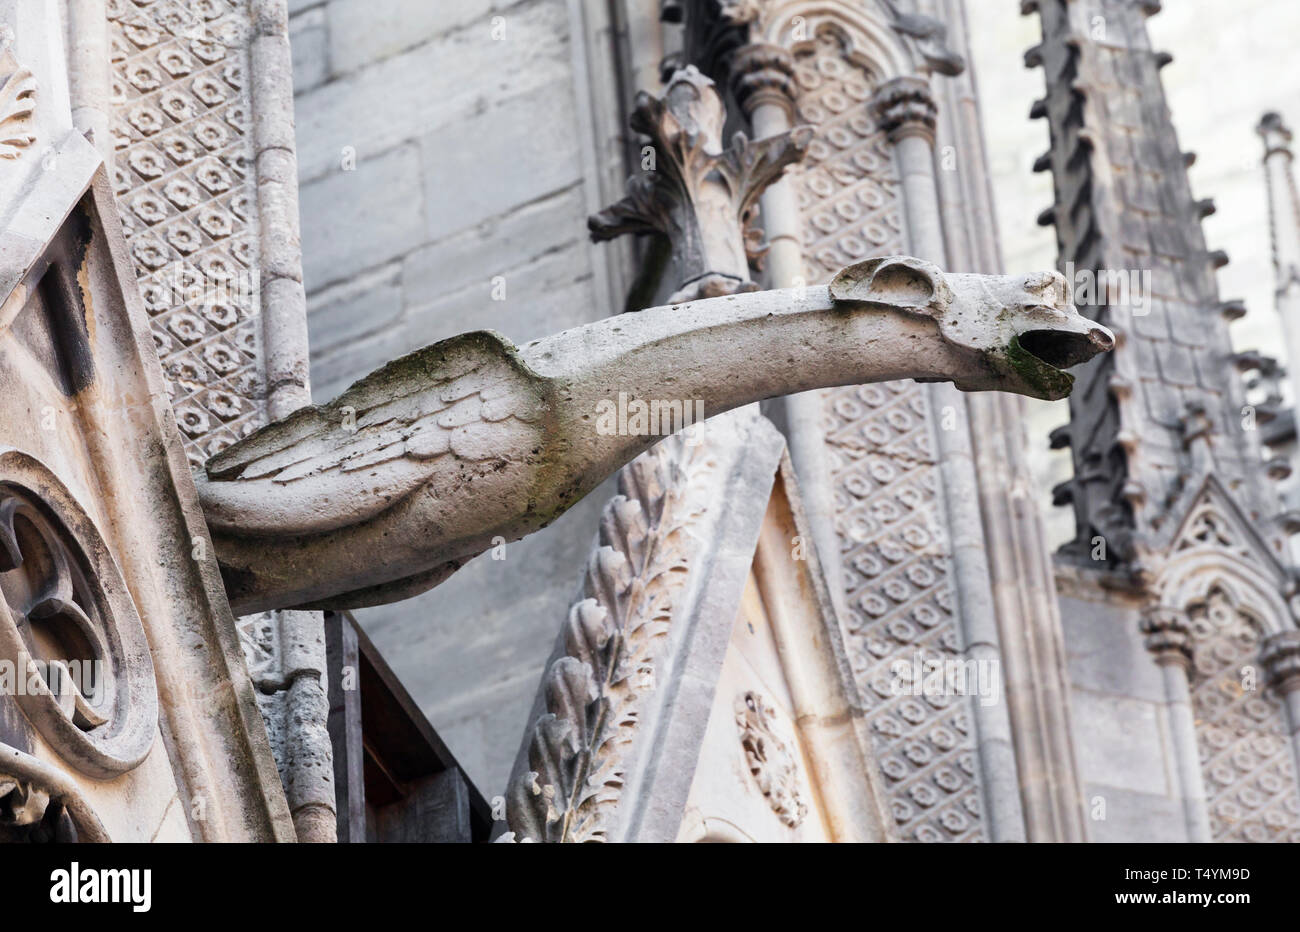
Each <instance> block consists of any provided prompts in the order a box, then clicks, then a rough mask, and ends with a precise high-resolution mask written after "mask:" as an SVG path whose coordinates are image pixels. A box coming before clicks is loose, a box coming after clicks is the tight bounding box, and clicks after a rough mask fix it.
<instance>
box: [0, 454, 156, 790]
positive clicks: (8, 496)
mask: <svg viewBox="0 0 1300 932" xmlns="http://www.w3.org/2000/svg"><path fill="white" fill-rule="evenodd" d="M0 661H3V662H5V665H6V666H8V667H9V671H10V672H11V673H12V676H11V677H10V678H9V682H7V683H5V685H6V686H7V687H12V688H11V690H10V691H11V692H12V694H13V695H14V698H15V700H16V701H17V703H18V705H19V707H20V708H21V709H22V710H23V713H24V714H25V715H26V716H27V718H28V719H29V720H30V721H31V723H32V724H33V725H34V726H35V728H36V730H37V731H38V732H39V733H40V734H41V736H42V737H43V738H44V739H45V740H46V741H48V742H49V744H50V745H51V746H52V747H53V748H54V749H55V751H57V752H58V753H59V754H60V755H61V756H62V757H63V758H64V759H65V760H67V761H68V762H69V763H70V764H72V765H73V766H74V767H76V768H77V769H78V770H80V771H82V772H83V773H86V774H89V775H90V776H94V777H99V778H102V779H107V778H110V777H113V776H116V775H117V774H119V773H122V772H124V771H126V770H130V769H131V768H133V767H135V766H136V765H137V764H139V763H140V761H141V760H143V759H144V757H145V755H146V754H148V753H149V749H150V747H151V746H152V743H153V736H154V732H155V731H156V726H157V717H158V698H157V692H156V688H155V683H154V675H153V662H152V660H151V658H150V655H149V645H148V642H147V641H146V640H145V635H144V628H143V627H142V625H141V624H140V617H139V615H138V614H137V613H136V610H135V604H134V603H133V601H132V600H131V596H130V593H129V592H128V591H127V588H126V583H125V581H124V580H123V579H122V574H121V572H119V570H118V568H117V564H116V563H115V562H114V560H113V557H112V554H111V553H110V552H109V549H108V546H107V544H105V542H104V539H103V538H102V537H101V536H100V534H99V532H98V530H96V528H95V525H94V522H93V521H92V520H91V519H90V517H89V516H88V515H87V514H86V513H85V511H84V510H83V509H82V508H81V507H80V506H79V505H78V504H77V502H76V500H75V499H74V498H73V496H72V494H71V493H70V492H69V491H68V490H67V488H65V487H64V485H63V484H62V483H61V482H59V480H58V479H56V478H55V477H54V475H53V474H52V473H51V472H50V471H49V470H48V469H46V468H45V467H44V466H43V465H42V464H41V463H40V462H39V461H37V460H36V459H34V458H33V457H31V456H28V455H26V454H23V453H19V452H18V451H16V450H3V449H0ZM0 682H3V681H2V680H0Z"/></svg>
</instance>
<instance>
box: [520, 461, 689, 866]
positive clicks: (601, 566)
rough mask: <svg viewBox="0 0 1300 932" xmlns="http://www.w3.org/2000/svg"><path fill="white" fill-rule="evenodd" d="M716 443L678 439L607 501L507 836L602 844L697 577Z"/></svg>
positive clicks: (637, 467)
mask: <svg viewBox="0 0 1300 932" xmlns="http://www.w3.org/2000/svg"><path fill="white" fill-rule="evenodd" d="M713 465H714V461H713V458H712V457H711V456H710V455H709V453H708V448H707V444H691V443H688V442H686V440H685V439H684V438H682V437H681V436H677V437H671V438H669V439H667V440H665V441H663V442H661V443H660V444H658V445H657V446H655V447H654V448H653V449H652V450H649V451H647V452H646V453H643V454H642V455H641V456H639V457H638V458H637V459H635V460H633V461H632V462H631V463H629V464H628V466H627V467H626V468H625V469H624V470H623V471H622V473H620V476H619V480H620V482H619V484H620V492H621V493H622V494H620V495H618V496H615V497H614V498H613V499H611V500H610V501H609V503H608V504H607V505H606V506H605V511H604V514H603V516H602V518H601V526H600V542H601V544H602V546H601V547H599V548H598V549H597V550H596V551H595V552H594V553H593V554H592V557H591V562H590V564H589V565H588V567H587V573H586V576H585V579H584V591H585V595H586V598H584V599H582V600H581V601H579V602H578V603H577V604H575V605H574V606H573V608H572V610H571V611H570V613H569V620H568V623H567V625H566V626H565V656H563V657H561V658H559V659H558V660H556V661H555V662H554V663H553V664H552V665H551V668H550V670H548V671H547V674H546V680H545V690H546V707H547V713H546V714H545V715H543V716H542V717H541V718H539V719H538V720H537V722H536V724H535V725H534V726H533V731H532V739H531V744H530V747H529V752H528V764H529V767H530V768H532V769H531V770H530V771H528V772H526V773H523V774H521V775H519V776H517V777H516V778H515V779H514V781H513V782H512V783H511V785H510V788H509V790H508V793H507V809H506V821H507V823H508V824H509V826H510V829H511V831H510V832H509V833H507V834H506V835H503V836H502V838H501V840H502V841H516V840H518V841H541V842H582V841H604V840H606V835H607V833H608V831H609V829H610V827H611V819H612V816H613V814H614V812H615V807H616V805H617V802H618V799H619V796H620V794H621V792H622V789H623V776H624V771H623V767H624V762H625V757H626V754H627V750H628V746H629V745H630V744H631V742H632V738H633V735H634V730H635V728H636V724H637V721H638V714H639V709H640V706H641V705H642V704H643V701H644V699H645V697H646V696H647V695H648V694H649V693H651V692H652V691H653V690H654V688H655V682H654V673H655V662H656V658H657V657H658V653H659V648H660V644H661V642H662V640H663V638H664V637H665V635H666V634H667V632H668V628H669V624H670V622H671V620H672V611H673V603H674V600H675V599H676V597H677V594H678V593H679V591H680V590H681V588H682V587H683V586H684V585H685V582H686V580H687V576H688V573H687V570H688V568H689V564H690V553H691V544H690V541H691V535H690V531H689V528H690V526H691V524H693V523H694V521H695V520H696V519H697V518H698V516H699V515H700V514H701V513H703V511H704V510H705V507H706V504H705V501H704V496H703V495H702V494H701V491H702V485H701V480H703V479H704V477H705V476H706V475H707V474H708V473H709V472H710V470H711V468H712V466H713Z"/></svg>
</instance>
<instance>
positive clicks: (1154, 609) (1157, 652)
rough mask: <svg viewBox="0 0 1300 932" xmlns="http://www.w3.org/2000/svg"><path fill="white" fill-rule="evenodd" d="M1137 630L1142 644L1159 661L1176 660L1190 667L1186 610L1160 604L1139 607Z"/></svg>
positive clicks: (1166, 662) (1190, 636)
mask: <svg viewBox="0 0 1300 932" xmlns="http://www.w3.org/2000/svg"><path fill="white" fill-rule="evenodd" d="M1138 630H1139V631H1141V632H1142V634H1143V635H1144V638H1143V644H1144V646H1145V647H1146V649H1147V650H1149V651H1150V652H1151V653H1152V655H1154V656H1155V658H1156V663H1159V664H1177V665H1179V666H1181V667H1182V668H1183V669H1184V670H1187V671H1189V672H1190V670H1191V669H1192V627H1191V623H1190V622H1189V621H1188V619H1187V614H1186V612H1182V611H1179V610H1178V609H1174V608H1168V607H1166V606H1163V605H1150V606H1147V607H1145V608H1143V609H1142V618H1141V620H1140V621H1139V622H1138Z"/></svg>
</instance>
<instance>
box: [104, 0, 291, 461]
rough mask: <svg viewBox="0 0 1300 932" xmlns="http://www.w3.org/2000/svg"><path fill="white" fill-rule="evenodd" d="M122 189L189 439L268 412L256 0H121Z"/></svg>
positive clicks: (212, 449) (206, 443) (257, 420)
mask: <svg viewBox="0 0 1300 932" xmlns="http://www.w3.org/2000/svg"><path fill="white" fill-rule="evenodd" d="M108 19H109V32H110V36H111V41H112V68H113V75H112V80H113V92H114V100H115V101H116V103H115V105H114V120H113V133H114V137H115V140H114V143H115V146H116V148H117V153H118V155H117V160H116V161H117V168H116V191H117V196H118V200H119V203H121V204H122V205H123V211H122V221H123V228H124V230H125V233H126V237H127V242H128V244H129V245H130V247H131V255H132V258H133V260H134V262H135V267H136V274H137V277H138V281H139V284H140V288H141V291H142V292H143V294H144V298H145V307H146V309H147V310H148V312H149V316H150V323H151V325H152V329H153V337H154V345H155V347H156V348H157V350H158V356H159V358H160V359H161V361H162V365H163V372H164V373H165V375H166V376H167V384H168V390H169V392H170V394H171V399H172V404H173V407H174V408H175V410H176V413H177V421H178V424H179V426H180V430H181V436H182V438H183V439H184V441H185V450H186V453H187V454H188V456H189V459H190V463H191V465H192V466H193V467H195V468H198V467H199V466H201V465H202V464H203V462H204V461H205V460H206V459H207V458H208V457H210V456H212V455H213V454H215V453H217V452H219V451H221V450H222V449H224V448H225V447H227V446H229V445H231V444H232V443H234V442H236V441H237V440H239V439H240V438H241V437H243V436H245V435H246V434H248V433H250V432H251V431H252V430H254V429H256V428H257V427H259V426H261V425H262V424H263V423H265V421H266V412H265V403H264V395H265V391H264V386H263V384H262V369H261V366H260V365H259V363H258V353H259V346H258V341H259V335H258V321H257V317H258V313H259V306H258V278H257V272H258V269H257V265H258V261H259V249H258V244H257V211H256V196H255V191H256V186H255V179H254V177H253V174H254V173H253V172H252V171H251V169H252V166H253V155H254V153H253V147H252V139H251V134H250V129H249V126H248V117H249V108H250V103H249V89H248V86H247V75H248V54H247V45H248V32H249V29H250V28H251V25H250V20H251V13H250V11H249V4H248V0H109V2H108Z"/></svg>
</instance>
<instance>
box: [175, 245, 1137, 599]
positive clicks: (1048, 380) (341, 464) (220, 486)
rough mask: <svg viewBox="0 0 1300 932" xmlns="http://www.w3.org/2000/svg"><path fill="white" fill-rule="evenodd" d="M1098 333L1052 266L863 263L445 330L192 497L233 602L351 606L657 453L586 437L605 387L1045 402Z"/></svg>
mask: <svg viewBox="0 0 1300 932" xmlns="http://www.w3.org/2000/svg"><path fill="white" fill-rule="evenodd" d="M1112 345H1113V338H1112V336H1111V334H1110V333H1109V332H1108V331H1107V330H1105V329H1104V328H1103V327H1100V326H1099V325H1097V324H1095V323H1093V322H1091V321H1089V320H1087V319H1085V318H1083V317H1081V316H1080V315H1079V314H1078V313H1076V312H1075V311H1074V309H1073V307H1072V305H1071V303H1070V298H1069V292H1068V289H1067V287H1066V284H1065V280H1064V279H1063V278H1062V277H1061V276H1060V275H1057V274H1056V273H1044V274H1036V275H1030V276H1029V277H1024V276H1003V275H957V274H946V273H944V272H942V271H940V270H939V269H938V268H937V267H935V266H934V265H932V264H930V263H928V262H924V261H922V260H920V259H914V258H908V257H902V256H894V257H887V258H876V259H871V260H868V261H866V262H862V263H860V264H858V265H854V266H850V267H849V268H846V269H844V270H843V271H842V272H840V273H839V274H838V275H837V276H836V277H835V279H834V280H833V281H832V282H831V283H830V285H829V286H819V287H808V288H804V289H791V290H784V291H760V292H751V293H747V294H735V295H728V296H725V297H718V298H710V299H707V300H701V301H692V302H689V303H684V304H677V305H672V306H668V307H657V308H651V309H649V310H645V311H641V312H637V313H632V314H623V315H621V316H618V317H612V318H609V319H606V320H601V321H597V322H595V323H592V324H587V325H586V326H582V327H576V328H574V329H571V330H566V331H564V332H562V333H558V334H555V335H554V336H550V337H546V338H544V339H541V340H537V341H534V342H532V343H529V344H527V345H526V346H523V347H515V346H514V345H513V344H511V343H510V342H509V341H508V340H506V339H505V338H504V337H502V336H500V335H499V334H496V333H493V332H490V331H477V332H473V333H465V334H461V335H460V336H456V337H452V338H451V339H448V340H443V341H442V342H440V343H435V344H433V345H432V346H428V347H425V348H424V349H422V350H419V351H417V352H414V353H411V354H410V355H408V356H404V357H402V358H400V359H397V360H395V361H394V362H391V363H389V364H387V365H386V366H384V367H383V368H381V369H379V370H378V371H376V372H373V373H371V374H370V375H368V376H366V377H365V378H364V379H362V380H361V381H359V382H357V383H356V384H355V385H353V386H352V387H351V388H349V389H348V390H347V391H345V392H344V393H343V394H342V395H340V396H339V397H338V398H336V399H335V400H334V401H332V402H330V403H329V404H326V405H322V406H314V407H309V408H304V409H302V410H299V411H296V412H294V413H293V414H291V415H290V416H288V417H286V418H284V419H283V420H281V421H278V422H276V423H274V424H270V425H268V426H267V427H265V428H263V429H261V430H259V431H258V432H256V433H254V434H252V435H251V436H249V437H247V438H246V439H244V440H243V441H241V442H240V443H238V444H235V445H234V446H232V447H230V448H228V449H226V450H224V451H222V452H221V453H219V454H218V455H216V456H214V457H213V458H212V459H211V460H209V462H208V463H207V467H206V475H201V476H200V477H199V478H198V490H199V497H200V501H201V502H202V504H203V509H204V513H205V516H206V518H207V522H208V527H209V530H210V531H211V534H212V539H213V543H214V545H215V547H216V552H217V557H218V561H219V563H220V565H221V569H222V573H223V575H224V577H225V582H226V586H227V591H228V593H229V595H230V599H231V604H232V606H233V607H234V609H235V610H236V611H237V612H239V613H241V614H242V613H248V612H253V611H259V610H265V609H271V608H291V607H298V608H338V609H341V608H357V607H362V606H366V605H375V604H380V603H384V602H390V601H395V600H397V599H402V598H406V597H408V596H411V595H415V594H417V593H419V592H422V591H424V590H426V589H428V588H431V587H432V586H435V585H437V584H438V583H439V582H441V581H442V580H443V579H445V578H446V577H447V576H449V575H450V574H451V573H453V572H454V571H455V570H456V569H458V568H459V567H461V566H462V565H464V564H465V563H466V562H467V561H468V560H470V559H471V558H472V557H474V556H476V555H478V554H480V553H482V552H484V551H486V550H487V549H489V548H490V547H492V546H493V545H494V544H498V543H501V542H503V541H513V540H518V539H519V538H521V537H524V536H525V535H527V534H530V533H532V532H533V531H536V530H539V529H540V528H543V527H545V526H546V525H547V524H549V523H550V522H551V521H553V520H554V519H555V518H556V517H557V516H558V515H560V514H562V513H563V512H564V511H565V510H566V509H568V508H569V507H570V506H571V505H573V504H574V503H575V502H577V501H578V500H579V499H581V498H582V497H583V496H584V495H586V494H587V493H588V492H590V491H591V490H592V489H593V488H595V487H596V486H597V485H598V484H599V483H600V482H601V481H602V480H603V479H604V478H605V477H606V476H608V475H610V474H611V473H613V472H614V471H615V470H617V469H618V468H619V467H620V466H622V465H623V464H624V463H626V462H628V461H629V460H631V459H632V458H633V457H635V456H636V455H637V454H639V453H640V452H642V451H643V450H645V449H646V448H648V447H649V446H650V445H651V444H653V443H654V442H655V441H656V440H657V439H659V437H660V436H661V435H662V430H653V429H652V430H650V431H640V430H637V431H633V430H630V429H629V430H623V431H619V430H609V429H600V428H599V424H598V421H599V418H598V416H597V412H598V411H600V410H601V403H602V402H605V403H606V405H608V404H609V403H610V402H611V401H612V400H613V399H616V398H619V396H620V395H622V396H623V398H624V399H627V398H631V399H640V400H643V401H644V402H650V401H652V400H657V401H660V402H661V403H662V402H667V401H672V400H677V401H681V402H683V403H684V404H685V405H686V406H687V410H698V404H699V403H700V402H702V403H703V410H704V412H705V413H706V414H707V415H709V416H712V415H715V414H719V413H721V412H723V411H727V410H729V409H732V408H736V407H738V406H741V405H745V404H748V403H751V402H755V401H759V400H762V399H765V398H771V397H774V396H777V395H785V394H789V393H793V392H802V391H808V390H810V389H817V388H826V387H831V386H838V385H854V384H860V383H866V382H879V381H887V380H893V379H918V380H929V381H944V380H948V381H952V382H953V383H955V384H956V385H957V387H958V388H960V389H963V390H967V391H980V390H998V391H1008V392H1017V393H1020V394H1023V395H1028V396H1030V397H1033V398H1045V399H1057V398H1062V397H1064V396H1065V395H1067V394H1068V393H1069V391H1070V386H1071V384H1072V381H1073V380H1072V378H1071V376H1070V375H1069V374H1067V373H1065V372H1063V371H1061V370H1062V369H1064V368H1066V367H1069V366H1073V365H1076V364H1078V363H1081V362H1084V361H1086V360H1087V359H1090V358H1091V357H1093V356H1094V355H1096V354H1097V353H1099V352H1103V351H1105V350H1109V349H1110V348H1111V346H1112ZM606 410H607V408H606ZM660 427H662V425H660Z"/></svg>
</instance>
